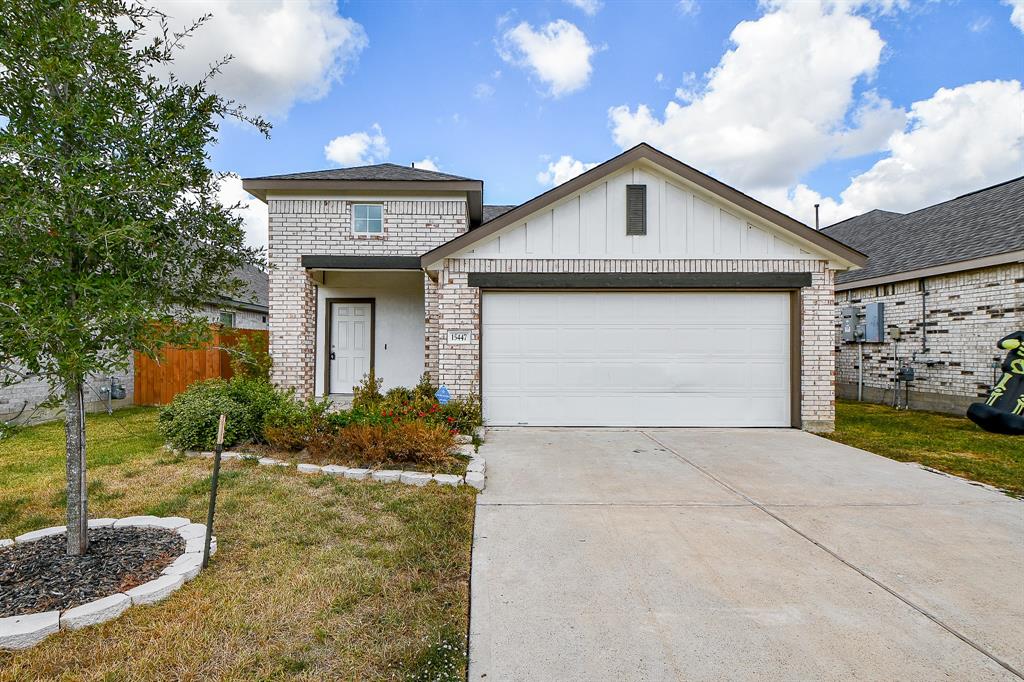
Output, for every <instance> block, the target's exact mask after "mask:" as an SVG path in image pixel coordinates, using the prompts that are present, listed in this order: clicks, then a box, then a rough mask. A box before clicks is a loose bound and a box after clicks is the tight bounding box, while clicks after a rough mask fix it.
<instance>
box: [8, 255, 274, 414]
mask: <svg viewBox="0 0 1024 682" xmlns="http://www.w3.org/2000/svg"><path fill="white" fill-rule="evenodd" d="M235 277H237V278H238V279H241V280H242V281H243V282H245V292H244V293H243V294H235V295H234V296H222V297H221V298H220V299H219V300H217V301H211V302H209V303H207V304H205V305H203V306H202V307H201V308H200V311H201V312H202V314H203V315H205V316H206V317H207V318H208V319H209V320H210V322H212V323H217V324H222V325H224V326H225V327H237V328H239V329H267V315H268V309H267V297H268V293H267V290H268V287H269V282H268V278H267V273H266V272H265V271H263V270H261V269H260V268H257V267H255V266H253V265H246V266H244V267H242V268H239V269H238V270H236V271H235ZM4 377H8V378H10V379H11V380H14V381H15V382H16V383H13V384H10V385H7V386H3V385H0V421H11V422H18V423H35V422H41V421H47V420H49V419H52V418H54V417H55V416H56V415H57V414H58V412H59V410H54V409H45V408H43V407H41V404H42V403H43V402H45V401H46V400H47V399H48V398H49V397H50V387H49V385H48V384H47V383H46V381H44V380H43V379H41V378H40V377H38V376H34V375H30V374H26V373H25V372H23V371H22V370H21V368H18V367H0V378H4ZM112 386H118V387H123V388H124V394H125V395H124V398H121V399H117V400H112V399H111V398H110V395H111V393H110V392H111V387H112ZM85 401H86V410H87V411H89V412H98V411H100V410H105V409H107V408H108V407H110V408H113V409H116V408H119V407H127V406H129V405H132V404H134V401H135V358H134V356H132V357H129V358H128V361H127V366H126V368H125V371H124V373H123V374H115V375H102V376H100V375H93V376H90V377H88V379H87V380H86V391H85Z"/></svg>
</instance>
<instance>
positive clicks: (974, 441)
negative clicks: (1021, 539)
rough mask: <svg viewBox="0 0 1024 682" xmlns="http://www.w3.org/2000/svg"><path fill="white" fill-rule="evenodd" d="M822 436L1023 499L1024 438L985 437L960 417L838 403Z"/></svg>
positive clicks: (989, 435) (986, 434)
mask: <svg viewBox="0 0 1024 682" xmlns="http://www.w3.org/2000/svg"><path fill="white" fill-rule="evenodd" d="M826 437H828V438H831V439H832V440H836V441H839V442H840V443H846V444H847V445H852V446H854V447H858V448H861V449H863V450H868V451H869V452H874V453H876V454H879V455H883V456H885V457H889V458H891V459H896V460H899V461H901V462H918V463H920V464H923V465H925V466H929V467H932V468H933V469H938V470H940V471H945V472H947V473H950V474H955V475H957V476H963V477H964V478H969V479H971V480H974V481H980V482H982V483H988V484H989V485H993V486H995V487H997V488H1002V489H1003V490H1005V491H1006V492H1008V493H1010V494H1011V495H1014V496H1016V497H1024V437H1019V436H1000V435H996V434H993V433H988V432H986V431H982V430H981V429H979V428H978V427H977V426H975V424H974V423H973V422H971V421H970V420H968V419H966V418H963V417H955V416H951V415H947V414H936V413H933V412H913V411H909V410H894V409H893V408H891V407H887V406H884V405H873V404H870V403H858V402H851V401H842V400H841V401H838V402H837V403H836V430H835V433H832V434H827V436H826Z"/></svg>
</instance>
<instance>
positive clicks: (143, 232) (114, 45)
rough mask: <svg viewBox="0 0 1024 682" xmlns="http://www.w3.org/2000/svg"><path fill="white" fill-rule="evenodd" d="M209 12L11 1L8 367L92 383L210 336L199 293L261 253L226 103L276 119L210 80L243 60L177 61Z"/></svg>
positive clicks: (1, 244) (0, 194) (2, 244)
mask: <svg viewBox="0 0 1024 682" xmlns="http://www.w3.org/2000/svg"><path fill="white" fill-rule="evenodd" d="M202 23H203V20H200V21H199V22H196V23H195V24H193V25H191V26H187V27H185V28H184V29H183V30H181V31H180V32H172V31H170V30H169V29H168V27H167V21H166V18H165V17H163V16H162V15H161V14H160V13H159V12H157V11H156V10H154V9H152V8H150V7H146V6H143V5H140V4H136V3H133V2H126V1H125V0H5V2H3V3H0V367H3V366H5V365H9V366H20V367H22V368H23V369H24V370H26V371H28V372H30V373H32V374H36V375H38V376H40V377H43V378H45V379H46V380H48V381H49V382H50V384H51V386H53V387H54V388H55V391H56V392H58V393H59V394H62V395H66V396H70V395H71V393H72V392H73V391H74V390H79V392H80V389H81V385H82V382H83V381H84V380H85V378H86V377H87V376H88V375H90V374H92V373H104V372H111V371H115V370H117V369H121V368H123V367H124V364H125V363H126V361H127V358H128V357H130V354H131V353H132V352H133V351H140V352H142V353H146V354H148V355H151V356H154V355H157V354H158V353H159V350H160V348H161V346H162V345H163V344H166V343H182V344H189V343H197V342H200V341H202V340H203V339H205V338H206V335H207V334H208V325H207V320H206V319H205V317H203V316H202V315H201V314H199V313H198V310H197V308H198V307H199V306H201V305H202V304H204V303H207V302H214V301H218V300H220V297H221V296H222V295H228V296H231V295H237V294H239V293H240V287H241V286H242V282H241V281H240V280H237V279H235V278H234V277H233V275H232V273H233V271H234V270H235V269H236V268H238V267H240V266H242V265H244V264H246V263H257V262H259V261H260V260H261V258H262V256H261V254H260V253H259V252H258V251H256V250H254V249H251V248H248V247H246V246H245V239H244V231H243V229H242V224H241V219H240V218H239V217H237V216H236V215H235V214H233V213H232V211H231V210H230V209H231V207H227V206H222V205H221V204H220V203H218V201H217V190H218V182H219V179H220V178H219V176H218V175H217V174H216V173H214V172H213V171H212V170H211V169H210V159H209V155H208V150H209V148H210V146H211V145H212V144H213V143H214V142H215V141H216V136H217V132H218V126H219V125H220V124H221V122H222V121H223V120H225V119H236V120H238V121H242V122H244V123H246V124H251V125H253V126H255V127H256V129H257V130H259V131H260V132H262V133H264V134H268V132H269V125H268V124H267V123H266V122H265V121H263V120H262V119H260V118H258V117H250V116H248V115H247V114H246V113H245V112H244V110H243V109H242V108H241V107H240V106H238V105H237V104H236V103H234V102H232V101H230V100H226V99H224V98H222V97H221V96H219V95H217V94H216V93H215V92H211V91H210V90H209V88H208V84H209V81H210V78H211V77H212V76H213V75H214V74H215V73H217V72H218V71H219V70H220V69H221V68H222V67H223V66H224V64H226V63H227V60H225V61H222V62H220V63H217V64H213V65H211V71H210V73H209V74H208V75H207V77H206V78H203V79H201V80H200V81H199V82H195V83H184V82H180V81H179V80H178V79H177V78H175V77H174V76H173V75H172V74H173V61H174V56H175V54H176V53H177V52H178V51H179V50H181V49H185V48H186V47H187V39H188V37H189V36H190V35H191V34H192V33H193V32H194V31H196V30H197V29H200V28H201V25H202ZM79 397H80V396H79ZM79 407H80V406H79ZM75 409H77V408H75ZM71 411H72V409H71V407H68V412H69V413H70V412H71ZM69 429H70V426H69ZM69 439H70V431H69ZM83 448H84V445H83ZM71 457H72V453H71V445H70V440H69V461H70V458H71ZM83 458H84V455H83ZM70 475H71V473H70V469H69V479H70ZM83 480H84V472H83ZM69 483H70V481H69ZM69 491H70V485H69ZM69 502H70V495H69ZM69 518H70V517H69ZM77 522H78V520H76V523H77ZM70 525H71V524H69V526H70Z"/></svg>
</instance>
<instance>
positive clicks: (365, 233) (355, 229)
mask: <svg viewBox="0 0 1024 682" xmlns="http://www.w3.org/2000/svg"><path fill="white" fill-rule="evenodd" d="M360 208H377V209H379V210H380V219H379V229H376V230H369V229H367V227H368V226H369V225H370V224H371V222H378V220H377V219H374V218H370V217H364V218H363V220H364V221H365V222H364V227H363V229H359V220H360V218H359V216H358V215H357V214H358V213H359V209H360ZM352 234H356V235H359V236H362V237H378V236H382V235H383V234H384V204H372V203H361V204H352Z"/></svg>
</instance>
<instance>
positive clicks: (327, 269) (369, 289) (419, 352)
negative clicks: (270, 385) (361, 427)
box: [303, 256, 425, 399]
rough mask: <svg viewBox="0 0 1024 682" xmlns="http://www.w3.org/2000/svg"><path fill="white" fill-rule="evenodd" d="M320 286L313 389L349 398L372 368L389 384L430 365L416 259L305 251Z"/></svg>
mask: <svg viewBox="0 0 1024 682" xmlns="http://www.w3.org/2000/svg"><path fill="white" fill-rule="evenodd" d="M303 265H304V266H305V267H306V269H307V270H308V271H309V274H310V277H311V278H312V279H313V281H314V282H316V283H317V286H316V343H315V348H316V364H315V371H314V380H315V388H314V393H315V395H316V396H318V397H324V396H331V397H335V398H340V399H344V398H345V397H346V396H350V395H351V394H352V387H353V386H355V385H356V384H358V383H359V382H360V381H361V380H362V378H363V377H364V376H365V375H366V374H367V373H369V371H370V370H371V369H373V370H374V372H375V374H376V375H377V377H378V378H379V379H381V380H383V390H388V389H389V388H393V387H395V386H412V385H414V384H416V382H417V381H419V378H420V376H421V375H422V374H423V370H424V314H425V313H424V298H423V272H422V271H421V270H420V268H419V259H418V258H406V257H399V256H377V257H361V256H355V257H351V256H315V257H313V256H306V257H304V258H303Z"/></svg>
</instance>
